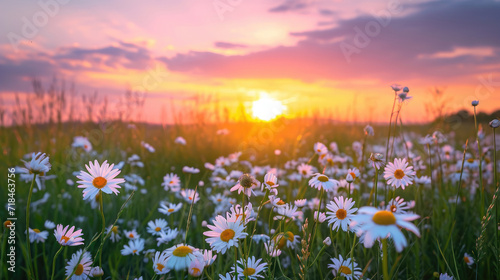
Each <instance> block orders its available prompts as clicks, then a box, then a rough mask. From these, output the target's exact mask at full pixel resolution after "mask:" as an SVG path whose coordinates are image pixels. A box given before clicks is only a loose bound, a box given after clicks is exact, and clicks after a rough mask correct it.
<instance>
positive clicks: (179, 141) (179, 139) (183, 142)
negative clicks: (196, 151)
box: [174, 136, 186, 146]
mask: <svg viewBox="0 0 500 280" xmlns="http://www.w3.org/2000/svg"><path fill="white" fill-rule="evenodd" d="M174 143H175V144H179V145H184V146H185V145H186V139H184V138H182V137H181V136H179V137H177V138H175V141H174Z"/></svg>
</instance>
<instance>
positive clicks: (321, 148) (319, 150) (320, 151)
mask: <svg viewBox="0 0 500 280" xmlns="http://www.w3.org/2000/svg"><path fill="white" fill-rule="evenodd" d="M314 152H315V153H316V154H317V155H320V156H321V155H324V154H326V153H328V148H327V147H326V146H325V144H323V143H320V142H317V143H316V144H314Z"/></svg>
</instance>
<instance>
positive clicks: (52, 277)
mask: <svg viewBox="0 0 500 280" xmlns="http://www.w3.org/2000/svg"><path fill="white" fill-rule="evenodd" d="M62 249H63V246H61V247H60V248H59V250H57V252H56V254H55V255H54V259H53V260H52V276H51V277H50V279H52V280H53V279H54V272H55V271H56V259H57V256H58V255H59V254H60V253H61V251H62Z"/></svg>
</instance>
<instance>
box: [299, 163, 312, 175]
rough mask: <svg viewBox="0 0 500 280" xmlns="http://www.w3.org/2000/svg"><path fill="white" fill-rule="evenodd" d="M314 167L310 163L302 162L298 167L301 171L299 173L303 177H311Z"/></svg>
mask: <svg viewBox="0 0 500 280" xmlns="http://www.w3.org/2000/svg"><path fill="white" fill-rule="evenodd" d="M313 168H314V167H312V166H311V165H309V164H305V163H301V164H300V165H299V166H298V167H297V170H298V171H299V174H300V175H301V176H302V178H308V177H311V176H312V174H313Z"/></svg>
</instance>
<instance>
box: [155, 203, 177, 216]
mask: <svg viewBox="0 0 500 280" xmlns="http://www.w3.org/2000/svg"><path fill="white" fill-rule="evenodd" d="M181 208H182V203H179V204H174V203H169V204H168V206H167V204H166V203H163V202H161V203H160V208H158V212H160V213H162V214H165V215H167V216H170V214H173V213H175V212H177V211H179V210H180V209H181Z"/></svg>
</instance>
